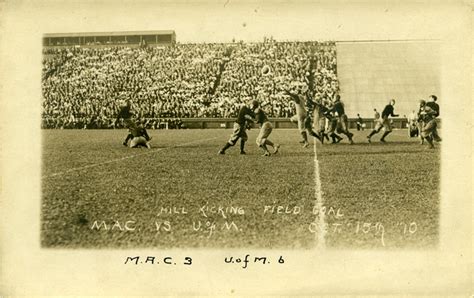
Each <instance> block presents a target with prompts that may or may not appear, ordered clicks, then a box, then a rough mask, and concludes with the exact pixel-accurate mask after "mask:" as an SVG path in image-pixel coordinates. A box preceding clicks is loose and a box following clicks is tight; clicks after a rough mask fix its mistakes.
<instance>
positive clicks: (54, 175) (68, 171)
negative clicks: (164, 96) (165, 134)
mask: <svg viewBox="0 0 474 298" xmlns="http://www.w3.org/2000/svg"><path fill="white" fill-rule="evenodd" d="M214 139H217V137H213V138H208V139H204V140H197V141H192V142H188V143H183V144H180V145H176V146H170V147H165V148H158V149H143V150H146V152H143V153H139V154H133V155H128V156H124V157H121V158H116V159H111V160H107V161H103V162H98V163H93V164H90V165H86V166H82V167H77V168H72V169H68V170H66V171H62V172H58V173H53V174H49V175H44V176H43V177H42V178H43V179H46V178H51V177H56V176H63V175H65V174H68V173H71V172H75V171H80V170H84V169H88V168H93V167H97V166H101V165H105V164H109V163H114V162H118V161H122V160H125V159H130V158H134V157H137V156H141V155H146V154H152V153H156V152H159V151H163V150H167V149H172V148H178V147H184V146H187V145H192V144H195V143H201V142H206V141H210V140H214ZM134 150H137V149H134Z"/></svg>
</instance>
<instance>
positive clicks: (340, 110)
mask: <svg viewBox="0 0 474 298" xmlns="http://www.w3.org/2000/svg"><path fill="white" fill-rule="evenodd" d="M331 112H333V113H334V116H335V117H336V119H337V122H336V127H334V125H332V129H331V130H330V131H329V133H331V135H330V136H331V137H332V136H333V134H334V129H335V130H336V132H337V133H342V134H345V135H346V136H347V138H348V139H349V142H350V143H351V144H354V141H353V140H352V137H353V136H354V135H353V134H352V133H351V132H349V125H348V119H347V115H346V113H345V111H344V104H343V103H342V101H341V96H340V95H339V94H338V95H337V96H336V99H335V101H334V106H333V107H332V109H331ZM333 139H334V138H333ZM339 141H340V140H339Z"/></svg>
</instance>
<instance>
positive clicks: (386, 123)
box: [367, 99, 398, 143]
mask: <svg viewBox="0 0 474 298" xmlns="http://www.w3.org/2000/svg"><path fill="white" fill-rule="evenodd" d="M394 105H395V99H391V100H390V102H389V104H388V105H386V106H385V108H384V109H383V111H382V117H381V118H380V120H379V121H378V122H377V123H376V124H375V128H374V129H373V130H372V131H371V132H370V134H369V135H368V136H367V141H368V142H369V143H370V142H371V140H370V138H372V136H373V135H375V134H376V133H378V132H379V131H380V130H381V129H382V127H383V128H384V133H383V135H382V138H380V142H382V143H385V137H386V136H388V135H389V134H390V133H391V132H392V125H391V124H390V119H388V117H389V116H392V117H398V115H396V114H394V113H393V106H394Z"/></svg>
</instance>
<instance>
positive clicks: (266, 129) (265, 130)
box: [252, 100, 280, 156]
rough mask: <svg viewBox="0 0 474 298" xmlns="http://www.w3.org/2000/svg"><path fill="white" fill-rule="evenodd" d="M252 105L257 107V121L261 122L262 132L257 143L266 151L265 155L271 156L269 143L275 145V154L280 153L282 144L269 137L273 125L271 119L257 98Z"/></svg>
mask: <svg viewBox="0 0 474 298" xmlns="http://www.w3.org/2000/svg"><path fill="white" fill-rule="evenodd" d="M252 106H254V107H256V108H255V117H256V122H257V123H258V124H260V133H259V134H258V137H257V145H258V146H259V147H260V148H262V150H263V151H264V153H263V155H264V156H270V151H268V148H267V145H268V146H271V147H273V154H275V153H278V149H279V148H280V145H278V144H273V142H272V141H270V140H269V139H268V137H269V136H270V134H271V133H272V130H273V125H272V124H271V123H270V121H268V118H267V115H265V112H264V111H263V110H262V108H260V107H259V104H258V102H257V101H256V100H255V101H253V103H252Z"/></svg>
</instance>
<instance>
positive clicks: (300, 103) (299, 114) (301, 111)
mask: <svg viewBox="0 0 474 298" xmlns="http://www.w3.org/2000/svg"><path fill="white" fill-rule="evenodd" d="M285 94H286V95H289V96H290V99H291V101H293V102H294V103H295V109H296V115H294V116H293V117H291V119H290V120H291V121H292V122H295V121H297V122H298V130H299V131H300V134H301V137H302V140H301V141H300V143H301V144H303V147H305V148H306V147H308V146H309V143H308V133H307V132H306V128H305V119H306V109H305V106H306V100H305V98H304V96H302V95H299V94H295V93H291V92H289V91H285Z"/></svg>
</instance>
